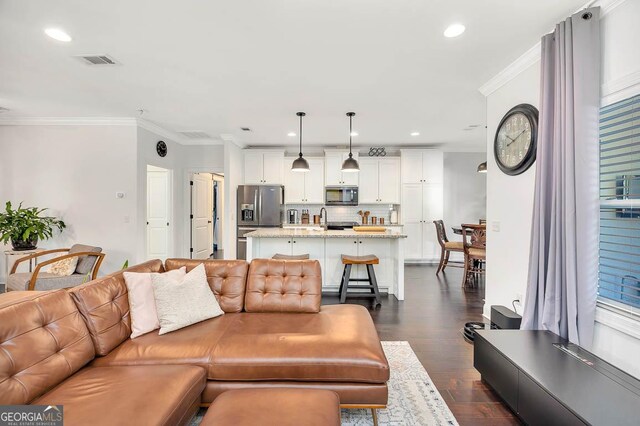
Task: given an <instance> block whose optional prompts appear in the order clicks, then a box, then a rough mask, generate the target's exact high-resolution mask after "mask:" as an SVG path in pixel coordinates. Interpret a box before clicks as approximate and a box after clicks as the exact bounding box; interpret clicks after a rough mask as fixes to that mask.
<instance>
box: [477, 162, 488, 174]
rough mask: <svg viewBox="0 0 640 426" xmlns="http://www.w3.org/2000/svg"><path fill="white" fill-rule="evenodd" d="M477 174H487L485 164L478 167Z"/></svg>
mask: <svg viewBox="0 0 640 426" xmlns="http://www.w3.org/2000/svg"><path fill="white" fill-rule="evenodd" d="M478 173H487V162H486V161H485V162H484V163H480V164H479V165H478Z"/></svg>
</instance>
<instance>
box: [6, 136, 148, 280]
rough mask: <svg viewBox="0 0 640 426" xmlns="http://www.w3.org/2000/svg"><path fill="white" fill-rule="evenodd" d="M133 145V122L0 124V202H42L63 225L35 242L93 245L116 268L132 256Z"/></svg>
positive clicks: (106, 267)
mask: <svg viewBox="0 0 640 426" xmlns="http://www.w3.org/2000/svg"><path fill="white" fill-rule="evenodd" d="M135 147H136V130H135V127H134V126H102V125H95V126H70V125H67V126H56V125H52V126H0V179H1V180H2V185H1V186H0V202H2V205H3V207H4V203H5V202H6V201H7V200H11V201H12V202H14V203H15V204H18V203H19V202H20V201H24V205H25V206H38V207H49V208H50V210H49V213H50V214H51V215H54V216H61V217H62V219H63V220H64V221H65V222H66V224H67V229H65V230H64V232H63V233H62V234H61V235H56V236H55V237H54V238H53V239H51V240H49V241H44V242H42V243H40V244H39V246H40V247H43V248H60V247H69V246H70V245H71V244H73V243H82V244H89V245H96V246H100V247H102V248H103V251H104V252H105V253H106V254H107V256H106V258H105V261H104V263H103V264H102V269H101V273H102V274H104V273H108V272H111V271H114V270H117V269H119V268H120V267H121V266H122V264H123V263H124V261H125V259H129V262H135V261H136V260H138V259H137V257H136V222H137V220H138V219H137V216H136V197H137V185H136V174H135V162H136V148H135ZM116 192H124V193H125V194H126V195H125V197H124V198H123V199H117V198H116ZM0 258H1V261H0V262H2V265H1V270H2V275H4V271H5V266H4V256H0ZM1 281H3V282H4V281H5V280H4V279H2V280H1Z"/></svg>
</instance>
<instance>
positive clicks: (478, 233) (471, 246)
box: [462, 223, 487, 287]
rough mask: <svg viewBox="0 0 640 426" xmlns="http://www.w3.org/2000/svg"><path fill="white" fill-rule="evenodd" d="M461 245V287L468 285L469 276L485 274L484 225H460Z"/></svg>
mask: <svg viewBox="0 0 640 426" xmlns="http://www.w3.org/2000/svg"><path fill="white" fill-rule="evenodd" d="M462 244H463V251H464V274H463V275H462V287H465V286H467V284H468V283H469V276H470V275H472V274H473V275H474V276H475V277H477V276H478V275H479V274H484V273H485V261H486V259H487V228H486V226H485V225H476V224H464V223H463V224H462Z"/></svg>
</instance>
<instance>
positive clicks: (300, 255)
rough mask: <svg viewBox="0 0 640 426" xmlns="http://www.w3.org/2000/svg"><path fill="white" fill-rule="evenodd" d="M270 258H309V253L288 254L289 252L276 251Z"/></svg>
mask: <svg viewBox="0 0 640 426" xmlns="http://www.w3.org/2000/svg"><path fill="white" fill-rule="evenodd" d="M272 259H277V260H309V255H308V254H294V255H290V254H280V253H276V254H274V255H273V257H272Z"/></svg>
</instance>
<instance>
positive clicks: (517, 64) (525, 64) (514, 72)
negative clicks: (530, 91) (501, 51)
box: [478, 42, 541, 96]
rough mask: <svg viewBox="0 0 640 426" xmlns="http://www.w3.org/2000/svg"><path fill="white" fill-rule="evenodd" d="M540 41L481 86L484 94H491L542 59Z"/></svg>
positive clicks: (480, 89) (481, 91)
mask: <svg viewBox="0 0 640 426" xmlns="http://www.w3.org/2000/svg"><path fill="white" fill-rule="evenodd" d="M540 49H541V47H540V42H537V43H536V44H535V45H534V46H533V47H531V48H530V49H529V50H527V51H526V52H525V53H523V54H522V55H520V57H519V58H518V59H516V60H515V61H513V62H512V63H511V64H509V65H508V66H507V67H506V68H505V69H503V70H502V71H500V72H499V73H498V74H496V75H495V76H494V77H493V78H492V79H491V80H489V81H487V82H486V83H485V84H483V85H482V86H480V88H479V89H478V90H479V91H480V93H482V94H483V95H484V96H489V95H490V94H492V93H493V92H495V91H496V90H498V89H499V88H501V87H502V86H504V85H505V84H507V83H508V82H510V81H511V80H513V79H514V78H515V77H516V76H518V75H519V74H520V73H521V72H522V71H524V70H526V69H527V68H529V67H530V66H531V65H533V64H535V63H536V62H538V61H539V60H540Z"/></svg>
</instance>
